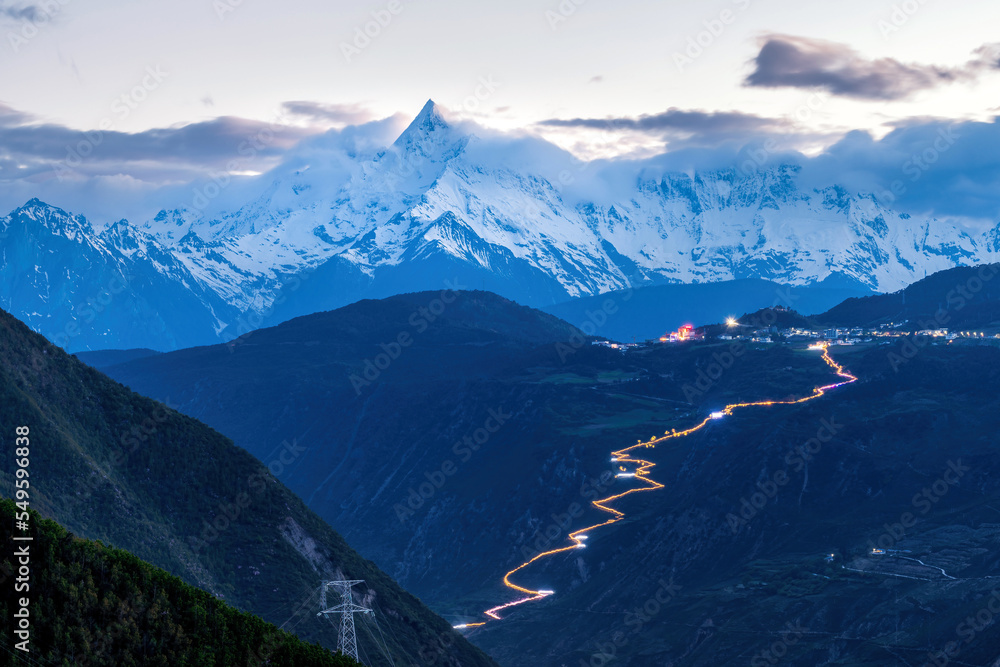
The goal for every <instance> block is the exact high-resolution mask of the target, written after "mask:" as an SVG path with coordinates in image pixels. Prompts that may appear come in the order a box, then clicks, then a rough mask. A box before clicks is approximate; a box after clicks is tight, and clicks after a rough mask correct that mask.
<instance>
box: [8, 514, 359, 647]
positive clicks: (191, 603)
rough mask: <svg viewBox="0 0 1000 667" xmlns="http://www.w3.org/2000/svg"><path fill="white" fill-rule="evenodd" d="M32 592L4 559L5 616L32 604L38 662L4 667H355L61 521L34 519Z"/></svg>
mask: <svg viewBox="0 0 1000 667" xmlns="http://www.w3.org/2000/svg"><path fill="white" fill-rule="evenodd" d="M16 509H17V508H16V507H15V506H14V502H13V501H12V500H10V499H7V498H4V499H0V519H2V523H0V535H2V539H0V541H2V542H3V543H4V544H8V545H9V544H12V543H13V541H12V538H13V537H14V533H13V532H12V530H11V528H12V526H13V524H14V514H15V511H16ZM30 516H31V518H30V520H29V525H30V526H31V528H30V530H29V531H28V532H27V533H22V532H20V531H18V532H17V535H19V536H21V535H28V536H30V537H31V538H32V540H31V542H22V543H19V544H29V546H30V554H31V556H30V558H31V577H30V582H29V583H30V589H29V590H28V591H27V592H21V593H15V591H14V587H13V586H12V585H11V583H12V581H13V576H12V574H13V573H14V572H15V570H16V567H17V563H16V561H15V558H14V556H13V550H12V549H7V550H5V552H4V553H3V555H2V556H0V573H3V577H4V583H3V586H2V587H0V614H2V615H3V617H4V618H5V619H10V618H12V617H13V614H14V611H15V610H16V609H17V603H16V601H15V597H20V596H28V599H29V600H30V601H31V603H30V606H29V613H30V617H29V618H30V622H31V627H30V633H31V634H30V640H29V641H30V643H29V645H28V648H29V649H30V654H28V655H22V654H21V653H19V652H17V651H13V652H12V651H11V648H12V644H13V642H11V641H10V633H9V631H6V630H5V632H4V636H3V646H4V649H5V650H4V655H3V661H4V664H13V665H37V664H39V663H42V664H46V665H79V666H81V667H85V666H86V667H98V666H100V665H108V666H112V665H113V666H114V667H129V666H133V665H134V666H139V665H149V666H150V667H153V666H162V667H187V666H191V667H200V666H202V665H213V666H214V667H237V666H239V667H244V666H246V665H264V664H267V665H287V666H288V667H292V666H294V667H350V666H351V665H357V664H358V663H356V662H355V661H354V660H352V659H350V658H347V657H345V656H342V655H335V654H333V653H331V652H330V651H328V650H327V649H325V648H323V647H321V646H317V645H316V644H307V643H305V642H303V641H302V640H301V639H299V638H298V637H296V636H295V635H293V634H291V633H289V632H285V631H283V630H279V629H278V628H276V627H275V626H274V625H272V624H270V623H267V622H265V621H264V620H262V619H261V618H260V617H258V616H254V615H253V614H249V613H246V612H242V611H238V610H236V609H234V608H233V607H231V606H229V605H227V604H226V603H224V602H222V601H221V600H218V599H217V598H215V597H213V596H212V595H210V594H209V593H206V592H205V591H203V590H200V589H198V588H195V587H193V586H189V585H188V584H185V583H184V582H183V581H181V580H180V579H179V578H178V577H175V576H173V575H171V574H168V573H167V572H164V571H163V570H161V569H159V568H156V567H153V566H152V565H150V564H148V563H146V562H144V561H142V560H140V559H138V558H136V557H135V556H133V555H132V554H130V553H129V552H127V551H124V550H122V549H115V548H114V547H108V546H106V545H104V544H101V543H100V542H94V541H90V540H84V539H80V538H78V537H75V536H74V535H73V534H72V533H70V532H68V531H67V530H66V529H65V528H63V527H62V526H60V525H59V524H58V523H56V522H55V521H51V520H48V519H42V518H41V517H40V516H39V515H38V513H37V512H34V511H32V512H31V513H30Z"/></svg>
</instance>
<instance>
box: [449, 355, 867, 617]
mask: <svg viewBox="0 0 1000 667" xmlns="http://www.w3.org/2000/svg"><path fill="white" fill-rule="evenodd" d="M809 349H816V350H823V355H822V358H823V361H825V362H826V363H827V365H829V366H830V368H832V369H833V370H834V372H835V373H836V374H837V375H838V376H839V377H841V378H843V381H842V382H836V383H833V384H828V385H824V386H822V387H816V388H814V389H813V391H812V393H811V394H810V395H808V396H803V397H802V398H796V399H790V400H785V401H754V402H751V403H731V404H729V405H727V406H726V407H725V408H723V409H722V410H719V411H718V412H713V413H711V414H710V415H709V416H708V417H705V419H703V420H702V421H701V422H699V423H698V424H696V425H694V426H692V427H691V428H688V429H685V430H683V431H677V430H671V431H669V432H667V433H665V434H664V435H662V436H660V437H659V438H653V439H651V440H649V441H647V442H643V441H641V440H640V441H639V442H638V443H636V444H634V445H632V446H631V447H626V448H625V449H619V450H617V451H614V452H612V453H611V460H612V461H613V462H615V463H617V464H619V469H620V470H622V471H623V472H620V473H618V474H617V475H616V476H617V477H635V478H637V479H640V480H642V481H643V482H644V483H645V484H646V485H645V486H642V487H637V488H633V489H629V490H628V491H624V492H622V493H617V494H615V495H613V496H608V497H607V498H601V499H600V500H594V501H592V503H591V504H593V505H594V507H596V508H598V509H599V510H601V511H602V512H606V513H607V514H610V515H611V517H610V518H608V519H607V520H606V521H602V522H601V523H597V524H594V525H592V526H587V527H586V528H581V529H579V530H576V531H573V532H572V533H570V534H569V540H570V542H572V544H569V545H567V546H564V547H559V548H557V549H550V550H549V551H543V552H542V553H539V554H538V555H536V556H535V557H534V558H531V559H530V560H527V561H525V562H523V563H521V564H520V565H518V566H517V567H515V568H514V569H513V570H511V571H510V572H508V573H507V574H506V575H504V578H503V583H504V586H506V587H507V588H510V589H511V590H514V591H517V592H518V593H521V594H522V596H521V597H519V598H517V599H515V600H512V601H510V602H507V603H505V604H502V605H498V606H496V607H492V608H490V609H487V610H486V611H484V612H483V613H484V614H485V615H486V616H488V617H489V619H490V620H496V621H499V620H501V616H500V615H499V614H500V612H501V611H503V610H504V609H509V608H511V607H515V606H517V605H521V604H524V603H526V602H533V601H535V600H541V599H543V598H546V597H548V596H550V595H553V594H554V591H549V590H532V589H530V588H526V587H524V586H520V585H518V584H516V583H514V582H513V581H511V577H513V576H514V575H515V574H517V573H518V572H520V571H521V570H523V569H525V568H526V567H528V566H529V565H531V564H532V563H535V562H537V561H539V560H542V559H543V558H549V557H550V556H554V555H556V554H560V553H564V552H567V551H572V550H574V549H582V548H584V547H585V546H586V544H585V542H586V540H587V539H588V537H589V533H590V532H591V531H594V530H597V529H598V528H603V527H604V526H610V525H611V524H613V523H617V522H619V521H621V520H622V519H624V518H625V513H624V512H622V511H620V510H617V509H615V508H614V507H610V506H609V504H610V503H613V502H615V501H617V500H620V499H621V498H624V497H625V496H629V495H632V494H634V493H642V492H645V491H656V490H657V489H662V488H663V486H664V485H663V484H661V483H659V482H657V481H656V480H654V479H652V478H651V477H650V476H649V475H650V472H651V471H652V469H653V468H655V467H656V464H655V463H653V462H652V461H646V460H644V459H641V458H638V457H637V456H635V455H633V454H632V453H631V452H633V451H634V450H637V449H644V448H645V449H652V448H654V447H656V445H659V444H661V443H663V442H666V441H668V440H673V439H675V438H683V437H686V436H689V435H691V434H692V433H696V432H698V431H700V430H701V429H703V428H705V426H707V425H708V424H709V422H712V421H714V420H716V419H722V418H723V417H726V416H728V415H731V414H733V411H735V410H737V409H739V408H749V407H755V406H766V405H795V404H798V403H805V402H807V401H812V400H815V399H817V398H819V397H820V396H822V395H823V394H825V393H826V392H828V391H830V390H831V389H836V388H837V387H841V386H843V385H845V384H850V383H851V382H855V381H856V380H857V378H856V377H855V376H853V375H851V374H850V373H849V372H848V371H846V370H844V367H843V366H842V365H840V364H838V363H837V362H836V361H834V360H833V357H831V356H830V353H829V350H828V349H827V346H826V345H825V344H821V345H816V346H810V347H809ZM632 466H634V472H626V471H627V470H628V469H629V468H630V467H632ZM488 622H489V621H488V620H487V621H482V622H479V623H463V624H461V625H456V626H454V627H455V628H456V629H464V628H474V627H478V626H481V625H485V624H486V623H488Z"/></svg>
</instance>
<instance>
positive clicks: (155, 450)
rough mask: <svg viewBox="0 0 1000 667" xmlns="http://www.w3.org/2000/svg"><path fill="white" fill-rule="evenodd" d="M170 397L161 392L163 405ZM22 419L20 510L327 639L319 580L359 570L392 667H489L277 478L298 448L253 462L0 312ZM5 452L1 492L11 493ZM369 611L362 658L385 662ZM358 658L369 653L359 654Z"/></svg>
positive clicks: (3, 414)
mask: <svg viewBox="0 0 1000 667" xmlns="http://www.w3.org/2000/svg"><path fill="white" fill-rule="evenodd" d="M167 403H169V401H167ZM20 425H28V426H30V428H31V442H32V447H31V490H32V506H33V507H34V508H35V509H37V510H38V511H39V512H40V513H41V514H42V515H43V516H46V517H49V518H52V519H55V520H57V521H58V522H59V523H60V524H62V525H64V526H66V528H67V529H69V530H71V531H72V532H73V533H75V534H77V535H80V536H82V537H86V538H88V539H98V540H101V541H102V542H105V543H107V544H111V545H114V546H116V547H119V548H123V549H127V550H128V551H129V552H131V553H133V554H134V555H136V556H137V557H139V558H141V559H142V560H144V561H147V562H149V563H152V564H153V565H155V566H157V567H161V568H163V569H164V570H166V571H168V572H170V573H172V574H175V575H177V576H179V577H181V578H182V579H183V580H184V581H186V582H187V583H189V584H191V585H194V586H197V587H199V588H201V589H203V590H205V591H208V592H209V593H211V594H213V595H214V596H216V597H218V598H219V599H222V600H224V601H225V602H227V603H229V604H231V605H233V606H235V607H236V608H239V609H242V610H246V611H250V612H253V613H255V614H259V615H260V616H262V617H263V618H264V619H265V620H267V621H269V622H272V623H275V624H276V625H279V626H281V627H283V628H284V629H286V630H291V631H292V632H294V633H295V634H296V635H298V636H299V637H301V638H303V639H305V640H307V641H310V642H313V641H314V642H318V643H320V644H322V645H324V646H326V647H331V648H333V647H336V645H337V635H336V631H335V630H334V629H333V628H331V627H330V624H329V623H328V622H327V621H325V620H324V619H322V618H317V617H316V612H317V611H318V605H319V601H318V588H319V583H320V581H321V580H322V579H338V578H342V577H346V578H349V579H362V580H364V581H365V584H364V585H361V586H358V587H356V589H355V592H356V595H357V601H358V602H359V603H361V604H365V605H366V606H369V607H371V608H373V609H375V612H376V618H377V619H378V622H379V625H380V626H381V628H382V630H383V631H385V634H386V636H387V637H386V641H387V643H388V646H389V650H390V652H391V653H392V655H393V656H394V660H395V662H396V664H400V662H403V663H405V664H412V663H418V664H419V663H420V662H426V657H427V656H431V657H433V658H434V659H435V661H436V662H437V664H443V665H445V664H446V665H451V666H453V667H457V666H459V665H461V666H463V667H466V666H473V665H483V666H487V665H493V664H494V663H493V662H492V661H491V660H490V659H489V658H488V657H487V656H486V655H485V654H484V653H483V652H482V651H480V650H479V649H477V648H475V647H474V646H472V645H471V644H469V643H468V642H467V641H466V640H465V639H463V638H462V637H461V636H459V635H458V634H457V633H456V632H455V631H454V630H452V628H451V627H450V624H448V623H446V622H445V621H444V620H443V619H441V618H439V617H437V616H436V615H434V614H433V613H432V612H431V611H430V610H429V609H428V608H427V607H426V606H424V605H423V604H422V603H421V602H420V601H419V600H418V599H417V598H415V597H414V596H412V595H410V594H409V593H407V592H406V591H404V590H403V589H402V588H400V587H399V585H398V584H396V582H395V581H393V580H392V579H391V578H390V577H389V576H387V575H386V574H385V573H383V572H382V571H381V570H379V568H377V567H376V566H375V565H374V564H373V563H371V562H370V561H368V560H366V559H364V558H362V557H361V556H359V555H358V554H357V553H356V552H355V551H354V550H353V549H352V548H351V547H350V546H348V544H347V543H346V542H345V541H344V539H343V538H342V537H341V536H340V535H339V534H338V533H337V532H335V531H334V530H332V529H331V528H330V526H329V525H327V524H326V523H324V522H323V521H322V520H321V519H320V518H319V517H318V516H316V515H315V514H314V513H313V512H311V511H310V510H308V508H306V506H305V505H304V503H303V502H302V501H301V500H300V499H299V498H297V497H296V496H295V495H294V494H293V493H292V492H290V491H289V490H288V489H287V488H286V487H285V486H284V485H282V484H281V483H280V482H279V481H278V480H277V479H276V478H275V473H278V474H280V472H281V470H282V467H283V466H286V465H289V464H290V462H293V461H295V460H296V458H297V457H299V456H301V455H302V449H301V445H299V444H297V442H296V441H295V439H294V437H293V436H291V435H289V436H288V438H287V439H284V438H279V439H278V440H277V441H276V446H277V449H278V451H277V452H276V453H275V455H274V456H272V457H270V458H267V459H265V463H266V465H265V464H262V463H261V462H260V461H258V460H257V459H255V458H254V457H253V456H251V455H250V454H249V453H247V452H246V451H245V450H243V449H240V448H238V447H236V446H234V445H233V443H232V442H231V441H230V440H229V439H228V438H226V437H224V436H222V435H221V434H219V433H218V432H216V431H214V430H212V429H211V428H209V427H207V426H205V425H204V424H202V423H200V422H199V421H197V420H195V419H192V418H190V417H187V416H184V415H182V414H180V413H178V412H176V411H174V410H172V409H170V408H169V407H167V406H165V405H164V404H162V403H158V402H156V401H153V400H151V399H148V398H145V397H143V396H140V395H138V394H136V393H134V392H132V391H130V390H128V389H127V388H125V387H124V386H122V385H120V384H118V383H117V382H114V381H113V380H111V379H109V378H107V377H106V376H104V375H102V374H101V373H99V372H97V371H95V370H93V369H92V368H89V367H88V366H86V365H84V364H82V363H80V362H79V361H77V360H76V359H75V358H73V357H72V356H70V355H67V354H65V353H64V352H63V351H62V350H60V349H59V348H57V347H55V346H54V345H51V344H50V343H49V342H48V341H46V340H45V339H44V338H42V337H41V336H39V335H37V334H34V333H32V332H31V331H30V330H29V329H28V328H27V327H26V326H25V325H23V324H22V323H21V322H19V321H17V320H16V319H15V318H13V317H11V316H10V315H8V314H7V313H5V312H2V311H0V438H2V439H3V441H4V442H7V441H8V439H10V438H13V435H14V429H15V427H17V426H20ZM13 466H14V462H13V457H12V456H4V457H2V460H0V493H3V494H4V495H6V496H12V495H13V489H14V482H13V475H12V470H13ZM370 623H371V621H370V620H369V619H367V618H366V619H361V620H359V621H358V634H359V637H358V643H359V647H360V649H361V651H362V653H363V655H362V656H361V657H362V661H363V662H365V663H366V664H368V665H372V666H374V665H386V664H389V661H388V660H387V659H386V658H384V657H382V655H381V653H380V652H379V650H378V647H377V645H376V640H374V639H373V635H374V633H376V632H377V629H376V628H375V627H374V626H373V625H369V624H370ZM366 656H367V657H366Z"/></svg>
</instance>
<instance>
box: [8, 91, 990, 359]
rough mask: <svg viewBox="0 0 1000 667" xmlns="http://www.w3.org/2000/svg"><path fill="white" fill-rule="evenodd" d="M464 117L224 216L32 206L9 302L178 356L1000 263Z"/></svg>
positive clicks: (769, 177) (781, 185) (937, 224)
mask: <svg viewBox="0 0 1000 667" xmlns="http://www.w3.org/2000/svg"><path fill="white" fill-rule="evenodd" d="M445 115H446V114H445V112H443V111H442V110H440V109H439V108H438V107H436V106H435V105H434V103H433V102H430V101H429V102H428V103H427V104H426V105H425V106H424V107H423V109H422V110H421V111H420V113H419V114H418V115H417V117H416V118H415V119H414V120H413V122H412V123H411V124H410V125H409V126H408V127H407V129H406V130H405V131H404V132H403V133H402V134H401V135H400V136H399V137H398V139H396V141H395V142H394V143H393V144H392V145H390V146H387V147H384V148H381V149H378V150H361V151H350V150H343V149H342V148H337V149H336V150H334V149H331V150H329V151H327V152H325V153H324V152H323V151H320V150H313V151H311V152H310V153H308V158H307V157H302V158H301V159H297V160H289V161H286V163H285V165H283V166H281V167H278V168H276V169H275V170H273V171H271V172H269V173H267V174H264V175H261V176H259V177H258V182H259V187H257V188H256V191H255V194H254V196H252V197H250V198H249V201H246V202H245V203H242V202H240V203H239V204H238V205H235V206H232V207H230V208H228V209H226V210H222V211H215V212H213V213H211V214H208V213H205V212H203V211H204V210H208V209H209V208H211V207H205V208H203V209H202V210H199V209H198V208H196V207H195V206H194V205H189V206H181V207H178V208H176V209H173V210H163V211H160V212H159V213H158V214H157V215H156V216H155V217H153V218H152V219H150V220H148V221H145V222H140V223H129V222H128V221H125V220H121V221H117V222H115V223H113V224H108V225H105V226H104V227H103V228H101V229H99V230H97V229H95V228H94V226H92V225H91V223H90V222H88V221H87V220H86V219H84V218H82V217H80V216H75V215H72V214H70V213H67V212H65V211H62V210H61V209H58V208H56V207H53V206H50V205H48V204H46V203H44V202H41V201H39V200H31V201H29V202H27V203H26V204H25V205H24V206H22V207H21V208H18V209H17V210H15V211H13V212H11V213H10V214H9V215H7V216H6V217H3V218H0V253H2V258H3V265H2V267H0V273H2V274H3V283H2V285H0V306H2V307H3V308H5V309H7V310H8V311H11V312H12V313H13V314H15V315H16V316H18V317H19V318H21V319H23V320H24V321H26V322H27V323H28V324H29V325H30V326H32V327H33V328H35V329H36V330H38V331H40V332H41V333H43V334H45V335H47V336H48V337H49V338H51V339H53V340H54V341H55V342H56V343H57V344H60V345H63V346H65V347H67V348H69V349H71V350H75V349H102V348H112V347H152V348H156V349H162V350H167V349H175V348H177V347H184V346H189V345H195V344H205V343H210V342H217V341H219V340H226V339H231V338H233V337H235V336H238V335H240V334H242V333H245V332H247V331H249V330H251V329H254V328H257V327H259V326H262V325H273V324H277V323H279V322H281V321H284V320H286V319H289V318H291V317H295V316H298V315H303V314H308V313H312V312H317V311H321V310H329V309H332V308H336V307H339V306H342V305H345V304H347V303H351V302H353V301H357V300H358V299H361V298H378V297H383V296H388V295H391V294H395V293H400V292H412V291H418V290H433V289H443V288H445V287H450V286H457V287H469V288H477V289H487V290H490V291H494V292H497V293H499V294H501V295H503V296H506V297H508V298H511V299H514V300H516V301H519V302H521V303H524V304H528V305H535V306H544V305H550V304H552V303H556V302H559V301H565V300H567V299H570V298H573V297H577V296H586V295H593V294H598V293H601V292H605V291H609V290H613V289H620V288H624V287H628V286H630V285H632V286H639V285H646V284H658V283H690V282H716V281H724V280H730V279H735V278H750V277H756V278H765V279H769V280H774V281H776V282H780V283H785V284H792V285H815V284H822V285H829V286H856V287H862V288H867V289H873V290H877V291H893V290H897V289H900V288H902V287H903V286H905V285H907V284H909V283H912V282H914V281H915V280H917V279H920V278H922V277H924V276H925V275H927V274H929V273H933V272H935V271H938V270H941V269H945V268H950V267H953V266H956V265H965V264H971V263H975V262H977V261H995V259H996V258H997V256H998V255H1000V225H998V226H997V227H996V228H994V229H992V230H990V231H989V232H987V233H985V234H982V235H973V234H970V233H968V232H966V231H964V230H963V228H961V227H959V226H958V225H956V224H953V223H951V222H946V221H941V220H936V219H934V218H928V217H918V216H910V215H908V214H906V213H900V212H896V211H893V210H891V209H889V208H887V207H886V206H884V205H883V204H882V203H880V202H879V201H878V200H876V198H875V197H874V196H873V195H871V194H868V193H851V192H848V191H846V190H845V189H844V188H842V187H839V186H837V185H835V184H831V185H829V186H828V187H824V188H821V189H808V190H807V189H805V188H803V187H801V186H800V185H799V184H798V182H797V174H798V167H796V166H794V165H787V164H781V165H774V166H771V167H768V168H761V169H756V170H750V171H748V172H740V171H738V170H736V169H720V170H715V171H707V172H694V173H676V172H669V171H665V170H663V169H661V168H657V167H656V161H655V160H652V161H645V162H604V163H599V164H598V163H586V162H580V161H578V160H576V159H575V158H573V157H572V156H570V155H569V154H568V153H565V152H564V151H562V150H560V149H558V148H556V147H555V146H553V145H551V144H548V143H547V142H545V141H543V140H541V139H537V138H534V137H514V136H496V135H493V134H490V133H488V132H485V131H481V132H480V131H478V130H477V129H476V128H475V127H471V128H470V127H469V126H467V125H461V124H454V123H450V122H449V121H447V120H446V119H445Z"/></svg>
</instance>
